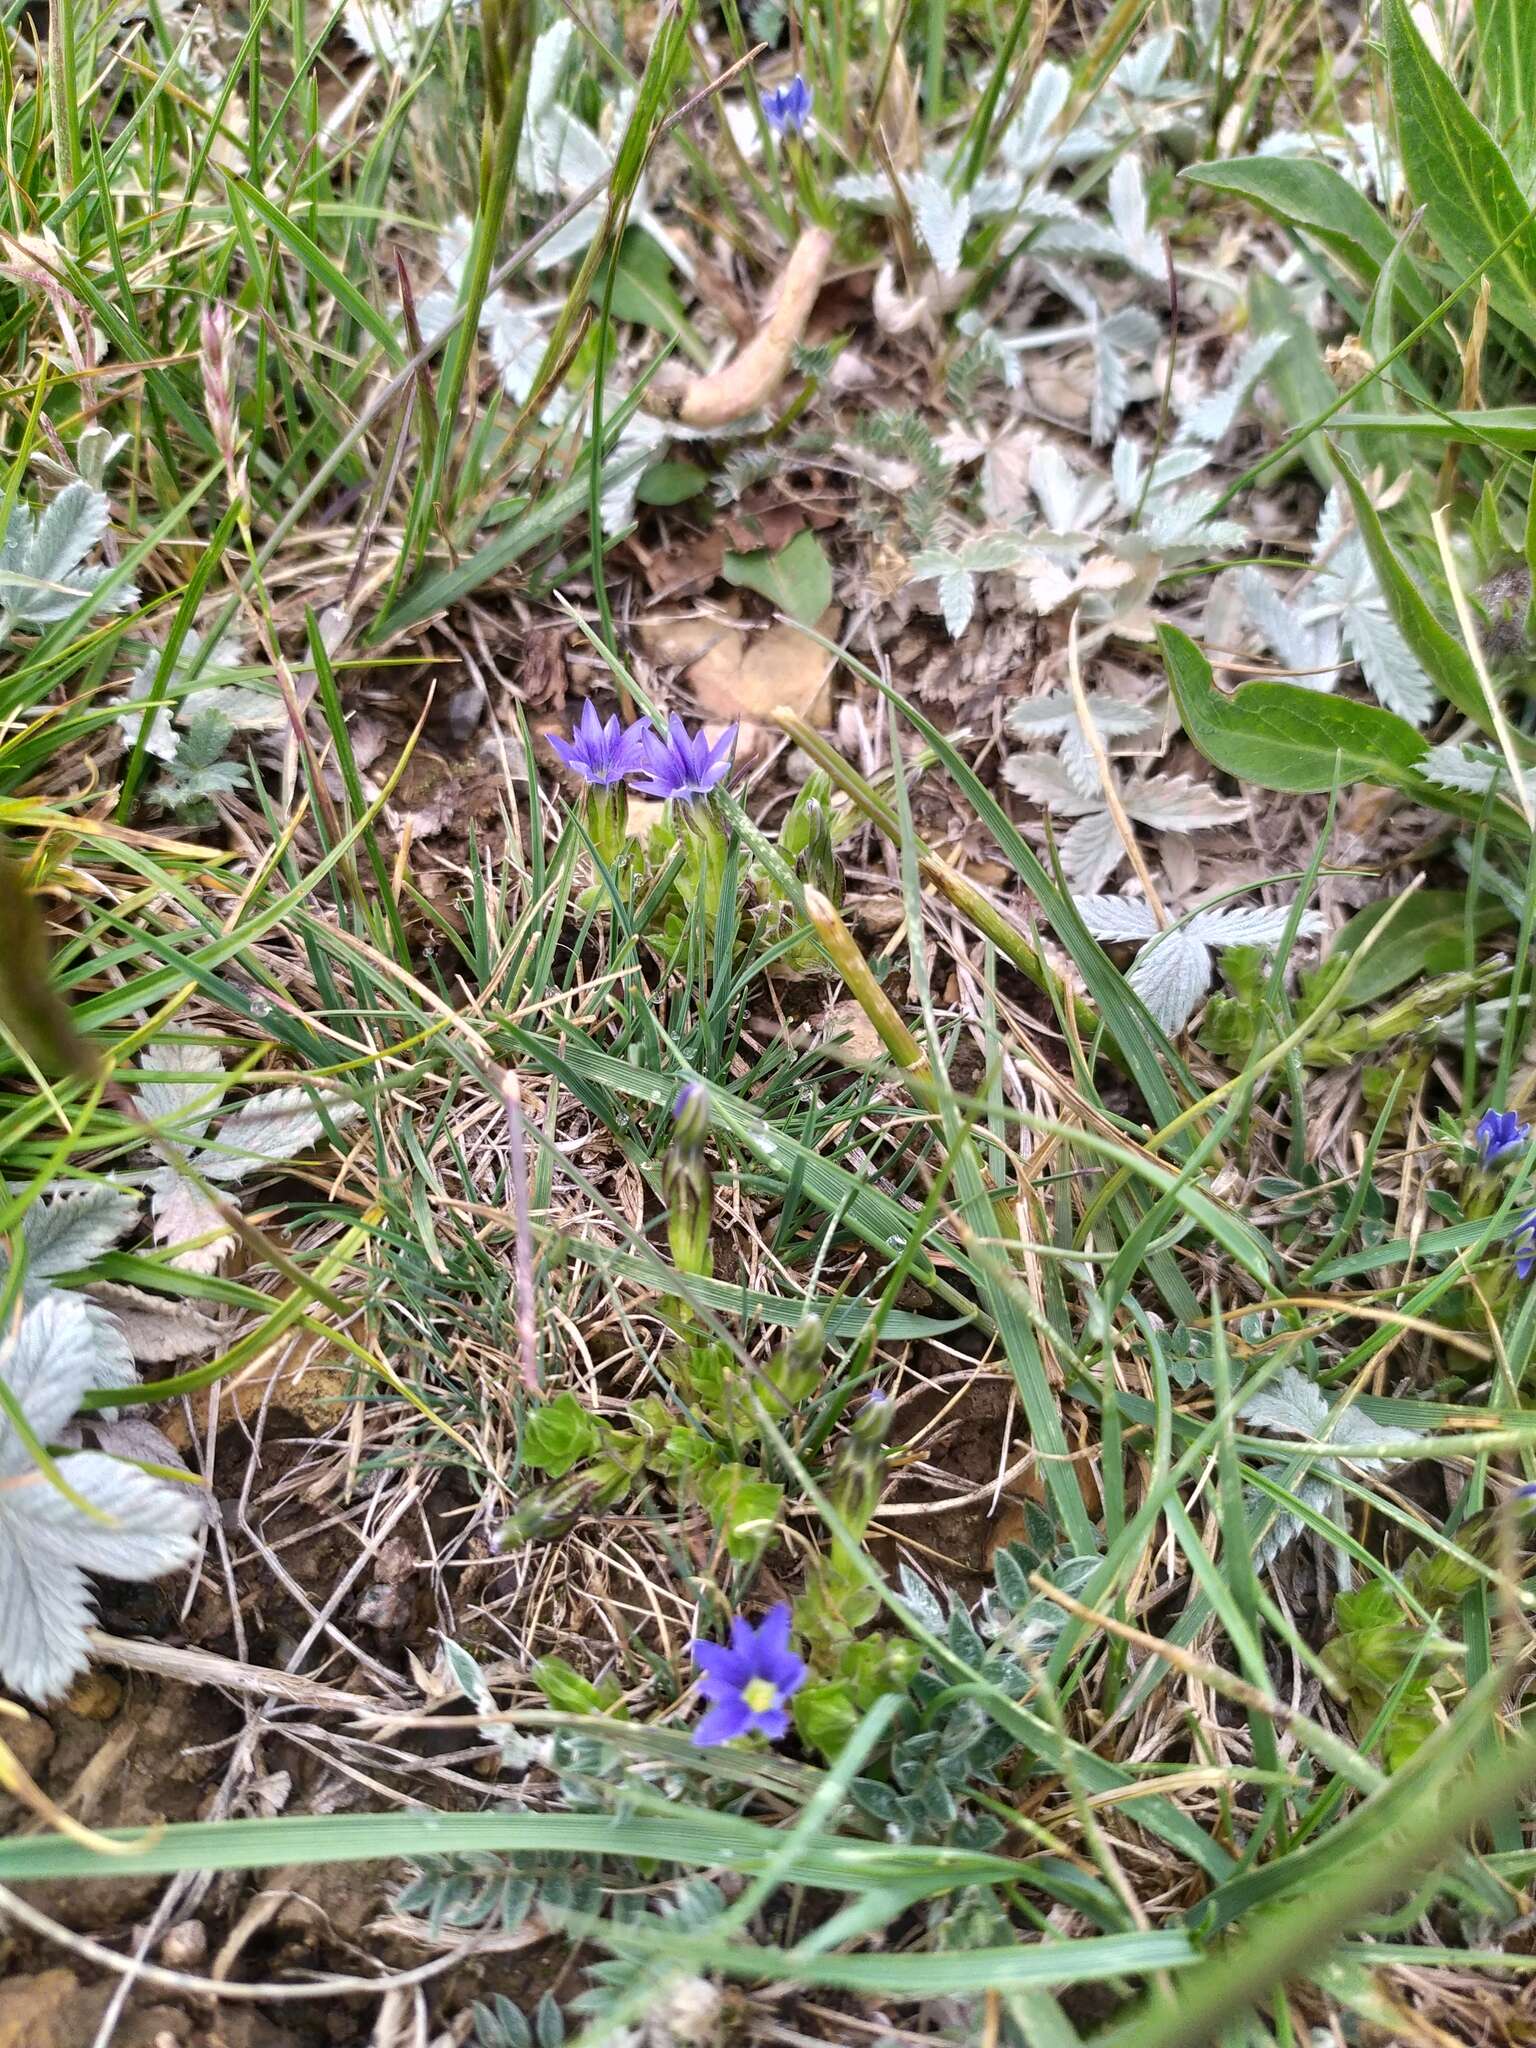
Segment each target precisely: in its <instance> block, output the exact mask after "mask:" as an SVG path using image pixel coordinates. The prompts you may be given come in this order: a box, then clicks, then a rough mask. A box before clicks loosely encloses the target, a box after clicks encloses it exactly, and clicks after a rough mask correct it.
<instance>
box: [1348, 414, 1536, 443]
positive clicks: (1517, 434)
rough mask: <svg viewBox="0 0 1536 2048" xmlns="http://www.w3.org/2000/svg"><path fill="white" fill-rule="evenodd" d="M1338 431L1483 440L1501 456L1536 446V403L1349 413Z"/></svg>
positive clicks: (1439, 438)
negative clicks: (1468, 409)
mask: <svg viewBox="0 0 1536 2048" xmlns="http://www.w3.org/2000/svg"><path fill="white" fill-rule="evenodd" d="M1332 427H1333V431H1334V432H1335V433H1340V432H1346V431H1347V432H1349V433H1352V434H1358V433H1377V432H1389V433H1393V434H1416V435H1417V436H1419V438H1420V439H1422V440H1426V441H1471V442H1481V443H1482V444H1483V445H1484V446H1485V447H1488V448H1496V449H1497V450H1498V451H1499V453H1500V454H1502V455H1523V454H1526V453H1528V452H1529V451H1530V450H1531V449H1533V448H1536V405H1493V406H1489V407H1488V409H1487V410H1486V411H1485V412H1348V413H1341V414H1340V415H1339V417H1338V418H1337V419H1336V420H1334V421H1333V422H1332Z"/></svg>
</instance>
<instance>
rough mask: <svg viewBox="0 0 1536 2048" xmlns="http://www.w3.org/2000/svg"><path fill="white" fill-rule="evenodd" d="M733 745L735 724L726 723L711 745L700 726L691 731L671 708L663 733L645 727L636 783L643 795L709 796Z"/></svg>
mask: <svg viewBox="0 0 1536 2048" xmlns="http://www.w3.org/2000/svg"><path fill="white" fill-rule="evenodd" d="M735 745H736V728H735V726H734V725H731V726H727V727H726V729H725V731H724V732H723V733H722V734H721V736H720V738H719V739H717V740H716V741H715V744H714V745H713V746H711V745H710V744H709V740H708V738H707V737H706V735H705V732H704V728H703V727H702V726H700V728H699V730H698V731H697V732H696V733H690V732H689V730H688V728H687V726H686V725H684V723H683V721H682V720H681V719H680V718H679V717H678V716H677V714H676V712H674V713H673V714H672V716H671V717H670V718H669V719H668V720H667V730H666V732H665V733H664V734H663V733H657V732H652V731H650V730H649V729H648V730H647V731H646V734H645V760H644V763H643V764H640V763H637V764H636V767H637V769H638V771H639V773H640V775H641V777H642V780H640V781H639V782H637V783H636V784H635V787H636V789H637V790H639V792H640V794H641V795H642V796H650V797H662V798H667V797H676V798H678V799H679V801H680V802H682V803H692V802H693V800H694V798H695V797H699V796H708V795H709V792H710V791H711V790H712V789H713V788H714V787H715V785H716V784H717V783H720V782H724V780H725V778H726V776H727V775H729V774H730V772H731V753H732V750H733V748H734V747H735Z"/></svg>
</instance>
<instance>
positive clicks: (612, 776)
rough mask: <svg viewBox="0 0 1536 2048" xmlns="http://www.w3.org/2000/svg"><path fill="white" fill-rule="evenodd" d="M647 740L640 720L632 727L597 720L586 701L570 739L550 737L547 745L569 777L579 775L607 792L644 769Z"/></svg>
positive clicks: (646, 728) (645, 726)
mask: <svg viewBox="0 0 1536 2048" xmlns="http://www.w3.org/2000/svg"><path fill="white" fill-rule="evenodd" d="M650 737H651V728H650V725H649V724H648V723H647V722H646V721H645V720H644V719H640V720H637V721H636V723H635V724H634V725H620V724H619V721H618V719H617V718H599V717H598V715H597V713H596V711H595V710H594V709H593V707H592V703H591V700H590V699H589V700H588V701H587V702H586V703H585V704H583V705H582V707H581V717H580V719H579V720H578V721H577V723H576V725H575V726H574V727H573V729H572V732H571V737H570V738H569V739H568V740H557V739H554V738H551V740H550V742H549V744H550V745H551V746H552V747H553V748H554V750H555V752H556V753H557V754H558V755H559V756H560V759H561V760H562V761H563V762H564V763H565V765H566V767H567V768H569V769H570V771H571V773H572V774H573V775H579V776H580V777H581V779H582V781H583V782H586V783H590V784H591V786H592V787H593V788H594V789H611V788H612V787H613V785H614V784H615V783H616V782H622V781H623V780H624V778H625V776H626V775H635V774H638V772H639V771H640V770H641V769H642V768H643V767H644V766H645V753H646V741H647V740H648V739H649V738H650Z"/></svg>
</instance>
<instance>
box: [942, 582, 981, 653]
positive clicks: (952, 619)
mask: <svg viewBox="0 0 1536 2048" xmlns="http://www.w3.org/2000/svg"><path fill="white" fill-rule="evenodd" d="M939 609H940V611H941V612H942V613H943V614H944V623H945V625H946V626H947V627H948V628H949V637H950V639H951V640H958V639H959V638H960V635H961V634H962V633H963V632H964V631H965V629H966V627H967V626H968V625H969V624H970V623H971V615H972V613H973V612H974V611H975V609H976V578H975V577H974V576H973V575H972V574H971V572H970V570H969V569H967V568H964V567H958V566H957V567H955V568H950V569H946V570H944V572H943V573H942V575H941V576H940V577H939Z"/></svg>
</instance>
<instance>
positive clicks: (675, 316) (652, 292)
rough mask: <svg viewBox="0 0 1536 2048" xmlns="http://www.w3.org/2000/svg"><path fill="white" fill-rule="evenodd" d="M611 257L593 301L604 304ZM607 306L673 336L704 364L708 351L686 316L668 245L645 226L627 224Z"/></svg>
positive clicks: (595, 286)
mask: <svg viewBox="0 0 1536 2048" xmlns="http://www.w3.org/2000/svg"><path fill="white" fill-rule="evenodd" d="M610 261H611V259H609V261H605V262H604V263H602V264H601V265H600V266H599V268H598V271H597V275H596V276H595V277H594V278H593V280H592V289H591V293H590V297H591V300H592V304H593V305H594V306H596V307H597V308H598V309H599V310H601V308H602V304H603V295H604V293H605V292H606V291H607V289H608V269H609V262H610ZM609 311H610V312H611V313H612V315H613V317H614V319H615V320H633V321H634V322H635V324H636V326H638V327H654V328H655V330H656V332H657V333H658V334H664V335H666V336H667V338H668V340H669V341H675V342H676V343H677V345H678V347H679V348H681V349H682V350H683V352H684V353H685V354H686V355H689V356H691V357H692V359H693V360H694V362H695V363H697V364H698V365H699V366H700V367H701V368H702V367H703V365H704V364H705V363H707V362H708V360H709V351H708V349H707V348H706V347H705V346H704V343H703V342H702V341H701V340H700V338H699V335H698V333H697V331H696V330H695V328H694V327H693V325H692V323H691V322H690V320H689V318H688V314H687V311H686V309H685V307H684V305H683V302H682V300H681V299H680V298H679V297H678V295H677V288H676V286H675V285H674V284H673V282H672V266H671V264H670V263H669V262H668V261H667V256H666V251H665V250H664V249H663V248H662V246H661V244H660V243H659V242H658V241H657V240H656V239H655V238H654V236H652V235H648V234H647V233H646V232H645V230H644V228H629V229H627V230H626V231H625V235H624V239H623V241H622V242H621V243H620V244H619V259H618V269H617V271H615V273H614V279H613V297H612V298H611V299H610V301H609Z"/></svg>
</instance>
